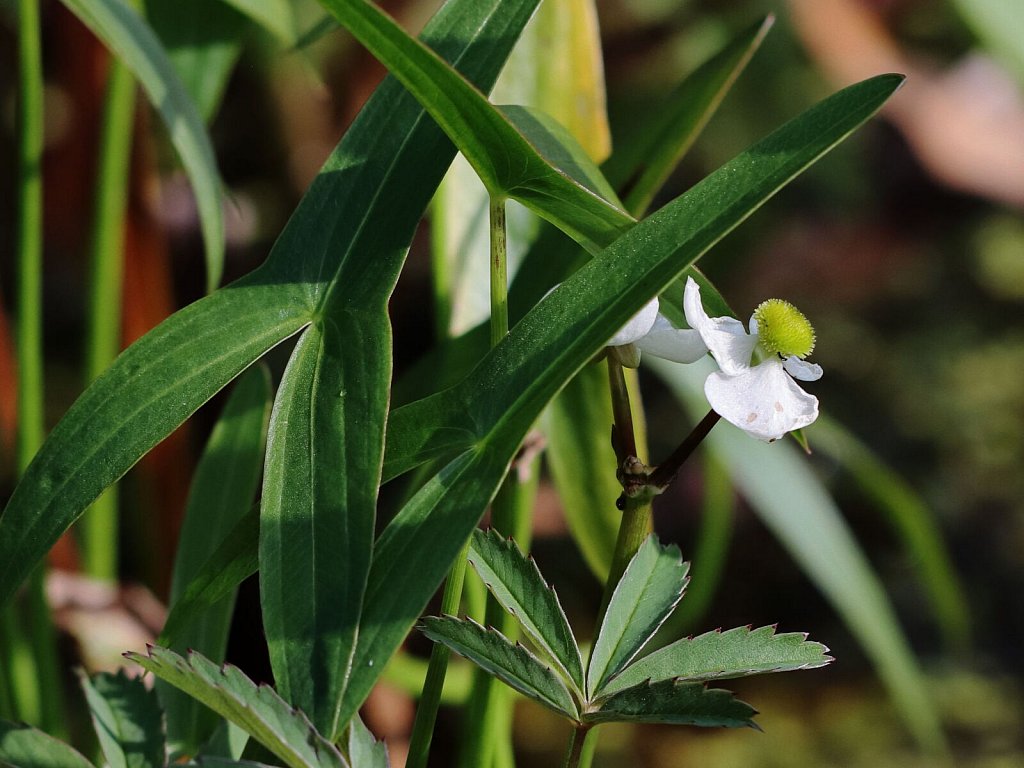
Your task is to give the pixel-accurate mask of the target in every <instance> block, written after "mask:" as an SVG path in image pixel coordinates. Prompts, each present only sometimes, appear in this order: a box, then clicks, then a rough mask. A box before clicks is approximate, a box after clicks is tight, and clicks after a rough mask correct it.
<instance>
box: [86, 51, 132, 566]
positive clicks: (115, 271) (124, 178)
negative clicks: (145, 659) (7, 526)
mask: <svg viewBox="0 0 1024 768" xmlns="http://www.w3.org/2000/svg"><path fill="white" fill-rule="evenodd" d="M134 114H135V81H134V79H133V78H132V76H131V74H130V73H129V72H128V70H127V69H126V68H125V67H124V66H123V65H122V64H121V63H120V62H118V61H116V60H112V61H111V63H110V74H109V76H108V79H107V93H106V99H105V103H104V113H103V124H102V126H101V133H100V146H99V162H98V172H97V176H96V193H95V198H94V199H95V208H94V210H93V234H92V243H91V266H92V274H91V285H90V296H89V316H88V321H87V327H88V331H87V337H86V338H87V340H86V356H85V382H86V384H89V383H91V382H92V381H93V380H94V379H96V378H97V377H98V376H99V375H100V374H101V373H103V371H104V370H106V369H107V367H108V366H109V365H110V364H111V363H112V362H113V361H114V358H115V357H117V353H118V351H119V350H120V346H121V286H122V278H123V272H124V231H125V211H126V209H127V204H128V174H129V168H130V163H131V148H132V125H133V117H134ZM117 533H118V516H117V486H111V487H110V488H109V489H108V490H107V491H106V492H105V493H104V494H103V495H102V496H100V498H99V499H97V500H96V502H95V503H94V504H93V505H92V508H91V509H90V510H89V512H88V514H86V515H85V517H83V518H82V522H81V524H80V528H79V534H80V536H81V543H82V562H83V566H84V570H85V572H86V573H87V574H89V575H90V576H92V577H93V578H97V579H105V580H108V581H113V580H114V579H116V578H117V559H118V546H117Z"/></svg>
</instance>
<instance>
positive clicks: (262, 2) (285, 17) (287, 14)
mask: <svg viewBox="0 0 1024 768" xmlns="http://www.w3.org/2000/svg"><path fill="white" fill-rule="evenodd" d="M224 2H225V3H227V4H228V5H231V6H233V7H234V8H236V9H237V10H238V11H240V12H241V13H243V14H245V15H246V16H248V17H249V18H251V19H252V20H253V21H255V22H256V23H257V24H259V25H260V26H261V27H263V28H264V29H265V30H267V31H268V32H270V33H272V34H273V35H274V36H276V37H277V39H278V40H280V41H281V43H283V44H284V45H291V44H292V43H294V42H295V14H294V13H293V11H292V6H291V3H289V2H288V0H224Z"/></svg>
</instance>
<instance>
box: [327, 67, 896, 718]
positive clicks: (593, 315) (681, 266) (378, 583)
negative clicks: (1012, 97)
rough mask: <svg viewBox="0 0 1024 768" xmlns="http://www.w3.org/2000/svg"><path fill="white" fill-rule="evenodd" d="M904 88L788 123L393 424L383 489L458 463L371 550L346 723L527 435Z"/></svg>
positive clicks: (886, 85) (884, 82) (875, 92)
mask: <svg viewBox="0 0 1024 768" xmlns="http://www.w3.org/2000/svg"><path fill="white" fill-rule="evenodd" d="M901 82H902V77H900V76H898V75H889V76H882V77H880V78H874V79H872V80H867V81H865V82H863V83H860V84H858V85H855V86H851V87H850V88H849V89H846V90H843V91H840V92H839V93H838V94H836V95H835V96H833V97H831V98H830V99H827V100H825V101H824V102H822V103H821V104H819V105H817V106H816V107H813V108H812V109H811V110H809V111H808V112H806V113H804V115H803V116H801V117H799V118H797V119H796V120H794V121H791V122H790V123H788V124H787V125H786V126H783V127H782V128H781V129H779V130H778V131H776V132H775V133H773V134H772V135H771V136H769V137H768V138H766V139H764V140H763V141H761V142H759V143H758V144H756V145H754V146H753V147H752V148H751V149H749V150H748V151H747V152H745V153H743V154H741V155H740V156H739V157H738V158H736V159H735V160H734V161H732V162H730V163H728V164H726V165H725V166H724V167H723V168H721V169H720V170H718V171H716V172H715V173H714V174H712V175H711V176H709V177H708V178H707V179H705V180H704V181H702V182H701V183H700V184H697V185H696V186H695V187H693V188H692V189H690V190H689V191H688V192H687V193H686V194H684V195H683V196H681V197H680V198H678V199H677V200H676V201H674V202H672V203H670V204H668V205H666V206H665V207H664V208H662V209H661V210H660V211H658V212H657V213H656V214H654V215H653V216H651V217H649V218H647V219H645V220H644V221H642V222H640V223H639V224H637V225H636V226H635V227H634V228H633V229H632V230H630V232H629V233H627V234H626V235H624V236H623V237H621V238H620V239H619V240H617V241H616V242H615V244H613V245H612V246H611V247H609V248H608V249H607V250H606V251H605V252H604V253H603V254H602V255H601V256H599V257H597V258H595V259H594V260H592V261H591V262H590V263H589V264H587V265H585V266H584V267H582V268H581V269H580V270H579V271H578V272H577V273H576V274H574V275H573V276H572V277H571V278H569V279H568V280H567V281H565V282H564V283H562V284H561V285H560V286H559V287H558V288H556V289H555V290H554V291H552V292H551V293H550V294H549V295H548V296H547V297H545V298H544V299H543V300H542V301H540V303H538V304H537V306H536V307H534V308H533V309H532V310H531V311H530V312H529V313H527V315H526V316H525V317H524V318H523V319H522V320H521V321H520V322H519V323H518V324H517V325H516V326H515V327H514V328H513V329H512V332H511V333H510V334H509V336H508V337H506V338H505V339H504V340H503V341H502V342H501V343H500V344H499V345H498V346H497V347H495V348H494V349H493V350H492V351H491V352H489V353H488V354H487V355H486V356H485V357H484V358H483V360H482V361H481V362H480V364H479V365H478V366H477V368H476V369H474V371H473V373H472V374H471V375H470V376H468V377H467V378H466V379H464V380H463V381H462V382H461V383H459V384H458V385H456V386H455V387H452V388H450V389H448V390H446V391H444V392H442V393H439V394H437V395H434V396H432V397H429V398H426V399H424V400H421V401H417V402H415V403H411V404H410V405H407V406H404V407H402V408H399V409H397V410H395V411H393V412H392V413H391V415H390V417H389V420H388V441H387V454H386V455H385V466H384V477H385V478H390V477H394V476H396V475H397V474H399V473H400V472H402V471H405V470H408V469H411V468H413V467H415V466H417V465H418V464H420V463H422V462H424V461H427V460H429V459H430V458H431V457H439V456H451V455H453V454H457V455H455V457H454V458H453V459H451V460H450V461H449V462H448V464H447V465H445V466H444V468H443V469H442V470H441V471H440V472H439V473H438V474H436V475H435V476H434V477H433V478H431V480H430V481H429V482H428V483H427V484H426V485H425V486H424V487H423V488H422V489H421V490H420V491H419V492H417V493H416V494H415V495H414V496H413V498H412V499H411V500H410V501H409V502H408V503H407V504H406V506H405V507H404V508H403V509H402V510H401V511H400V512H399V514H398V515H397V516H396V517H395V519H394V520H393V521H392V522H391V523H389V524H388V526H387V527H386V528H385V530H384V532H383V533H382V534H381V536H380V538H379V539H378V540H377V543H376V545H375V547H374V559H373V564H372V566H371V571H370V578H369V580H368V588H367V594H366V597H365V599H364V609H363V616H362V618H361V620H360V631H359V639H358V642H357V646H356V655H355V657H354V659H353V665H352V677H351V678H350V681H349V687H348V689H346V691H345V702H344V704H343V714H344V713H348V714H351V713H352V712H354V711H355V710H356V709H358V707H359V705H360V704H361V703H362V701H363V699H364V698H365V696H366V695H367V694H368V693H369V691H370V688H371V687H372V685H373V682H374V681H375V680H376V679H377V677H378V676H379V674H380V666H381V665H382V664H384V663H385V662H386V660H387V659H388V658H389V657H390V655H391V654H392V653H394V651H395V649H396V648H398V646H399V645H400V644H401V642H402V639H403V638H404V637H405V635H406V633H407V632H408V630H409V628H410V627H411V626H412V624H413V623H414V621H415V619H416V617H417V616H418V615H419V614H420V612H421V611H422V610H423V607H424V606H425V605H426V603H427V601H428V599H429V598H430V595H432V594H433V592H434V591H435V590H436V588H437V586H438V584H440V582H441V579H442V578H443V577H444V574H445V573H446V572H447V570H448V567H449V566H450V564H451V562H452V561H453V560H454V558H455V556H456V555H457V554H458V552H459V550H460V547H461V546H462V544H463V543H464V542H465V541H466V539H467V538H468V537H469V534H470V532H471V531H472V529H473V527H474V526H475V525H476V523H477V522H478V521H479V519H480V516H481V515H482V514H483V511H484V509H485V507H486V506H487V504H488V503H489V501H490V499H491V498H492V497H493V495H494V493H495V491H496V489H497V487H498V484H499V483H500V482H501V479H502V477H503V476H504V475H505V472H506V471H507V468H508V466H509V463H510V462H511V461H512V459H513V457H514V454H515V452H516V450H517V448H518V445H519V443H520V442H521V440H522V438H523V437H524V436H525V435H526V433H527V431H528V430H529V429H530V427H531V426H532V425H533V423H534V422H535V420H536V419H537V417H538V416H539V415H540V412H541V411H542V409H543V408H544V407H545V406H546V404H547V403H548V402H549V401H550V400H551V398H552V397H553V396H554V395H555V394H556V393H557V392H558V390H559V389H560V388H561V387H562V386H564V384H565V382H566V381H567V380H568V379H569V378H570V377H571V376H572V375H573V374H574V373H575V372H576V371H577V370H578V369H579V368H580V367H582V366H583V365H584V364H585V363H586V362H587V361H588V360H590V359H591V358H592V357H593V355H594V354H595V353H596V352H598V350H600V349H601V347H602V346H603V345H604V343H605V342H606V341H607V339H609V338H610V337H611V336H612V335H613V334H614V332H615V331H616V330H617V329H618V328H620V327H621V326H622V325H623V324H624V323H625V322H626V321H627V320H628V319H629V318H630V317H632V315H633V314H635V313H636V312H637V310H639V309H640V307H642V306H643V305H644V303H646V302H647V301H648V300H649V299H650V298H651V297H652V296H654V295H655V294H657V293H658V292H659V291H660V290H661V289H662V288H663V287H664V286H665V285H666V284H668V283H669V282H670V281H671V280H672V279H674V278H675V277H676V276H677V275H678V274H680V273H681V272H682V271H683V270H685V269H686V268H687V267H688V266H689V265H690V264H691V263H692V262H693V261H694V260H695V259H696V258H697V257H698V256H700V255H701V254H702V253H704V252H705V251H706V250H707V249H708V248H710V247H711V246H712V245H713V244H714V243H715V242H717V241H718V240H719V239H721V238H722V237H724V236H725V234H727V233H728V232H729V231H731V230H732V229H733V228H734V227H735V226H737V225H738V224H739V223H740V222H741V221H742V220H743V219H744V218H745V217H746V216H748V215H749V214H750V213H751V212H752V211H754V210H756V209H757V208H758V207H759V206H760V205H761V204H762V203H763V202H764V201H765V200H767V199H768V198H769V197H770V196H771V195H772V194H773V193H774V192H775V191H776V190H777V189H778V188H779V187H781V186H782V185H784V184H785V183H786V182H788V181H789V180H790V179H791V178H792V177H793V176H795V175H796V174H797V173H799V172H800V171H801V170H802V169H803V168H805V167H807V165H809V164H810V163H812V162H813V161H814V160H816V159H817V158H818V157H820V156H821V155H822V154H824V153H825V152H826V151H827V150H828V149H830V148H831V147H832V146H834V145H835V144H836V143H837V142H838V141H840V140H841V139H842V138H844V137H845V136H846V135H848V134H849V133H850V132H851V131H852V130H854V129H855V128H856V127H857V126H858V125H859V124H860V123H861V122H863V121H864V120H865V119H867V118H868V117H869V116H870V115H871V114H872V113H873V112H874V111H875V110H877V109H878V107H879V106H880V105H881V104H882V103H883V102H884V101H885V99H886V98H887V97H888V96H889V95H890V94H891V93H892V92H893V91H894V90H895V89H896V88H897V87H898V86H899V84H900V83H901ZM460 451H461V452H460ZM341 719H342V720H344V716H343V717H342V718H341Z"/></svg>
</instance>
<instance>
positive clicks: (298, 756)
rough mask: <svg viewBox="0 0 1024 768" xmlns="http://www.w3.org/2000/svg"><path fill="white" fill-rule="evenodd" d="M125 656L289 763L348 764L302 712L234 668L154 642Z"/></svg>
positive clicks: (338, 767) (311, 767) (298, 767)
mask: <svg viewBox="0 0 1024 768" xmlns="http://www.w3.org/2000/svg"><path fill="white" fill-rule="evenodd" d="M125 657H126V658H128V659H129V660H131V661H134V662H135V663H136V664H138V665H139V666H141V667H143V668H145V669H147V670H149V671H150V672H152V673H153V674H154V675H156V676H157V677H158V678H160V679H161V680H164V681H165V682H168V683H170V684H171V685H173V686H175V687H176V688H180V689H181V690H182V691H184V692H186V693H187V694H189V695H190V696H194V697H195V698H196V699H198V700H199V701H201V702H202V703H203V704H205V705H206V706H208V707H209V708H210V709H212V710H213V711H214V712H216V713H217V714H219V715H220V716H222V717H224V718H227V719H228V720H230V721H231V722H233V723H234V724H235V725H237V726H239V727H240V728H242V729H243V730H244V731H245V732H246V733H248V734H249V735H250V736H252V737H253V738H254V739H256V741H258V742H259V743H260V744H262V745H263V746H265V747H266V748H267V749H269V750H270V751H271V752H273V753H274V755H276V756H277V757H279V758H280V759H281V760H282V761H283V762H284V764H285V765H287V766H289V768H346V766H345V762H344V760H343V759H342V757H341V754H340V753H339V752H338V750H337V749H336V748H335V747H334V745H333V744H332V743H331V742H330V741H328V740H327V739H325V738H324V737H323V736H321V735H320V734H319V733H318V732H317V730H316V729H315V728H314V727H313V725H312V724H311V723H310V722H309V720H308V719H307V718H306V716H305V715H304V714H302V712H301V711H299V710H297V709H295V708H294V707H292V706H291V705H290V704H288V703H287V702H285V701H284V699H282V698H281V697H280V696H278V695H277V694H276V693H275V692H274V690H273V689H272V688H270V687H269V686H266V685H259V686H258V685H256V684H255V683H254V682H253V681H252V680H250V679H249V678H248V677H246V676H245V674H244V673H243V672H242V671H241V670H240V669H238V668H237V667H233V666H231V665H230V664H226V665H224V666H223V667H221V666H218V665H217V664H214V663H213V662H212V661H210V660H209V659H206V658H204V657H203V656H202V655H200V654H198V653H190V654H189V655H188V657H187V658H183V657H181V656H179V655H178V654H176V653H174V652H173V651H169V650H167V649H166V648H160V647H158V646H150V648H149V654H148V655H145V656H144V655H142V654H139V653H126V654H125Z"/></svg>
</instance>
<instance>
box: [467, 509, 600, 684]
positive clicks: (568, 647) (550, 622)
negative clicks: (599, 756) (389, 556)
mask: <svg viewBox="0 0 1024 768" xmlns="http://www.w3.org/2000/svg"><path fill="white" fill-rule="evenodd" d="M469 564H470V565H472V566H473V568H474V570H476V572H477V574H479V576H480V578H481V579H482V580H483V582H484V584H486V585H487V588H488V589H489V590H490V591H491V594H493V595H494V597H495V598H496V599H497V601H498V602H499V603H501V606H502V608H504V609H505V610H506V611H508V612H509V613H510V614H512V615H513V616H514V617H515V618H516V620H517V621H518V622H519V623H520V624H521V625H522V627H523V629H525V630H526V633H527V634H528V635H529V636H530V637H531V638H532V639H533V640H534V642H536V643H537V644H538V646H540V648H541V649H543V651H544V652H545V654H546V655H547V656H549V657H550V658H551V659H552V661H554V662H555V663H556V664H557V665H558V666H559V667H560V668H561V670H562V672H563V673H564V674H565V675H566V676H567V677H568V679H569V680H571V681H572V682H573V684H574V685H575V686H576V691H577V692H578V693H579V694H581V695H582V693H583V660H582V659H581V658H580V650H579V647H578V646H577V645H576V640H575V639H574V638H573V636H572V629H571V628H570V627H569V621H568V619H566V618H565V611H563V610H562V605H561V603H559V602H558V595H556V594H555V591H554V590H553V589H551V587H550V586H549V585H548V584H547V583H546V582H545V581H544V577H543V576H541V574H540V570H538V568H537V564H536V563H535V562H534V561H533V558H527V557H526V556H525V555H523V553H522V552H520V551H519V547H517V546H516V545H515V542H513V541H512V540H511V539H505V538H503V537H502V536H501V534H499V533H498V532H497V531H495V530H494V529H491V530H490V531H487V532H486V533H485V532H484V531H480V530H477V531H474V532H473V540H472V543H471V545H470V551H469Z"/></svg>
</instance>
